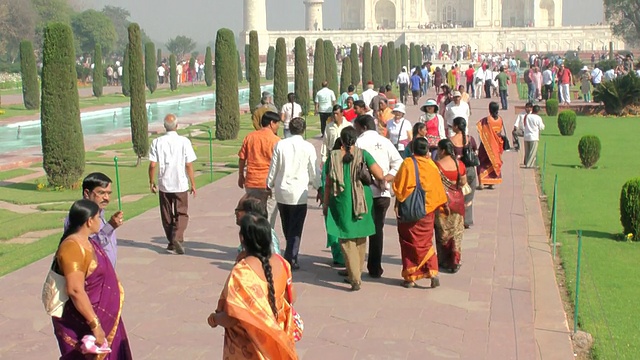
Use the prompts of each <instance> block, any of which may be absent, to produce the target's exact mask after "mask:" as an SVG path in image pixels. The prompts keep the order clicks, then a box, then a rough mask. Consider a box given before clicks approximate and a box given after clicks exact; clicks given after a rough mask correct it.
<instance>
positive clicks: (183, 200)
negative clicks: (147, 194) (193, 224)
mask: <svg viewBox="0 0 640 360" xmlns="http://www.w3.org/2000/svg"><path fill="white" fill-rule="evenodd" d="M188 211H189V193H188V192H187V191H185V192H179V193H166V192H162V191H160V218H161V219H162V227H163V228H164V233H165V235H166V236H167V240H169V244H171V243H172V242H173V241H179V242H183V241H184V232H185V230H187V224H188V223H189V214H188Z"/></svg>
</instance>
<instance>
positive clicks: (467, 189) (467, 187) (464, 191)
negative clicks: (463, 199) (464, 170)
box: [462, 183, 473, 196]
mask: <svg viewBox="0 0 640 360" xmlns="http://www.w3.org/2000/svg"><path fill="white" fill-rule="evenodd" d="M472 191H473V189H471V185H469V183H466V184H464V186H463V187H462V195H464V196H467V195H469V194H471V192H472Z"/></svg>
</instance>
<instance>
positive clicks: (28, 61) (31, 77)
mask: <svg viewBox="0 0 640 360" xmlns="http://www.w3.org/2000/svg"><path fill="white" fill-rule="evenodd" d="M20 72H21V75H22V101H23V102H24V107H25V108H27V110H35V109H38V108H40V84H39V83H38V68H37V67H36V56H35V54H34V53H33V44H31V41H26V40H25V41H22V42H20Z"/></svg>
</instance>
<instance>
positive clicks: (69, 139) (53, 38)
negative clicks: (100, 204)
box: [40, 23, 84, 188]
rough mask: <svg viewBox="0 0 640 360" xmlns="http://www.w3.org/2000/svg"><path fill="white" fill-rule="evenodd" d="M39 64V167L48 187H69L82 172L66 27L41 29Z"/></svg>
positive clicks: (77, 108)
mask: <svg viewBox="0 0 640 360" xmlns="http://www.w3.org/2000/svg"><path fill="white" fill-rule="evenodd" d="M42 62H43V68H42V104H41V110H40V111H41V113H40V116H41V131H42V166H43V168H44V171H45V172H46V173H47V180H48V181H49V184H51V185H54V186H64V187H65V188H71V187H72V186H73V185H75V184H77V182H78V181H79V180H80V177H81V176H82V173H83V172H84V138H83V135H82V125H81V123H80V104H79V95H78V83H77V81H76V69H75V63H76V58H75V50H74V43H73V33H72V31H71V27H69V25H67V24H62V23H51V24H49V25H48V26H47V27H46V28H45V30H44V47H43V50H42Z"/></svg>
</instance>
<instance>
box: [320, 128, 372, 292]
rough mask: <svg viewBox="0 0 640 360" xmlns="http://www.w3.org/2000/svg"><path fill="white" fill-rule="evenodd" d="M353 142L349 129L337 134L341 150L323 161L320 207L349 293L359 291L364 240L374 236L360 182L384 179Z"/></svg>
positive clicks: (364, 189)
mask: <svg viewBox="0 0 640 360" xmlns="http://www.w3.org/2000/svg"><path fill="white" fill-rule="evenodd" d="M357 138H358V135H357V133H356V130H355V129H354V128H353V127H348V128H345V129H343V130H342V132H341V133H340V139H341V141H342V147H341V148H340V150H333V151H332V152H331V155H330V156H329V158H328V159H327V163H328V164H327V175H326V178H325V184H326V186H325V191H324V201H323V205H322V208H323V213H324V214H325V217H326V224H327V234H329V235H332V236H335V237H337V238H338V239H340V247H341V248H342V253H343V255H344V260H345V265H346V267H347V279H345V281H346V282H348V283H350V284H351V290H353V291H357V290H360V286H361V284H362V281H361V275H362V268H363V267H364V260H365V253H366V246H365V245H366V242H367V237H368V236H369V235H373V234H375V232H376V228H375V225H374V223H373V216H372V215H371V211H370V210H371V209H372V208H373V196H372V194H371V189H370V188H369V186H368V185H367V184H363V182H362V181H361V180H360V179H361V178H364V177H366V176H369V177H370V176H371V175H372V176H373V177H374V178H375V179H377V180H383V179H384V174H383V173H382V169H381V168H380V166H378V164H376V162H375V160H374V159H373V157H372V156H371V155H370V154H369V153H368V152H366V151H364V150H361V149H358V148H357V147H355V143H356V139H357ZM367 170H368V171H367ZM367 172H368V173H370V175H369V174H367ZM352 179H353V180H352ZM370 182H371V181H369V183H370ZM365 183H367V181H365Z"/></svg>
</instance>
